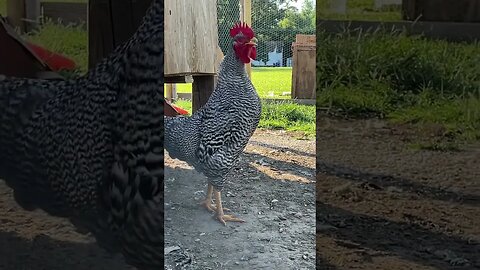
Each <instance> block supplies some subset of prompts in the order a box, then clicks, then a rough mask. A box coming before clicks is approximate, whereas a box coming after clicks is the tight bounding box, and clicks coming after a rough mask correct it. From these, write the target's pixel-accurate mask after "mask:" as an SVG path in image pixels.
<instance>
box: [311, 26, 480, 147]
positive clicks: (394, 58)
mask: <svg viewBox="0 0 480 270" xmlns="http://www.w3.org/2000/svg"><path fill="white" fill-rule="evenodd" d="M319 38H320V40H322V46H319V48H318V50H317V85H318V89H317V105H318V106H322V107H325V106H326V107H331V108H335V109H340V110H342V111H343V112H346V113H347V114H350V115H354V116H355V115H356V116H359V115H362V114H365V113H369V114H371V113H373V114H376V115H379V116H381V117H386V118H388V119H390V120H391V121H393V122H396V123H411V124H414V125H416V126H419V127H421V126H422V125H429V124H436V125H441V126H442V127H443V128H444V129H445V134H444V140H443V141H436V142H434V143H433V144H431V145H430V146H429V145H428V143H427V144H425V145H423V146H422V147H423V148H427V149H450V148H451V147H452V146H451V144H450V143H447V144H446V143H445V142H446V141H452V142H454V143H455V142H464V141H473V140H479V139H480V46H479V44H478V43H474V44H465V43H450V42H447V41H439V40H436V41H434V40H427V39H425V38H422V37H408V36H406V35H404V34H402V33H389V32H381V31H379V32H376V33H358V32H346V33H342V34H338V35H335V36H331V35H326V34H325V33H319ZM419 145H421V144H419Z"/></svg>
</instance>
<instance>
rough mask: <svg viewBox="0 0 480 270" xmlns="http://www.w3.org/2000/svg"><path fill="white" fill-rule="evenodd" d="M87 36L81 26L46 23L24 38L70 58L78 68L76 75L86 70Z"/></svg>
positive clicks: (83, 27)
mask: <svg viewBox="0 0 480 270" xmlns="http://www.w3.org/2000/svg"><path fill="white" fill-rule="evenodd" d="M87 36H88V35H87V31H86V30H85V26H83V25H79V26H63V25H59V24H56V23H53V22H52V21H47V22H45V23H44V24H43V25H42V26H41V27H40V28H39V29H38V30H37V31H34V32H33V33H30V34H28V35H27V36H25V38H26V39H27V40H29V41H31V42H33V43H35V44H38V45H40V46H43V47H45V48H46V49H49V50H51V51H53V52H56V53H61V54H64V55H66V56H67V57H70V58H72V59H73V60H74V61H75V63H76V64H77V66H78V73H85V72H86V71H87V69H88V52H87Z"/></svg>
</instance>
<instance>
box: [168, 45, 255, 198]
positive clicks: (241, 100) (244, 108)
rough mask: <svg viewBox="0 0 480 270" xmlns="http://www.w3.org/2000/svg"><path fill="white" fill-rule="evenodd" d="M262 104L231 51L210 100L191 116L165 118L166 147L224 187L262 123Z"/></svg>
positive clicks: (171, 153) (219, 186)
mask: <svg viewBox="0 0 480 270" xmlns="http://www.w3.org/2000/svg"><path fill="white" fill-rule="evenodd" d="M260 114H261V103H260V98H259V97H258V94H257V92H256V90H255V88H254V86H253V84H252V83H251V81H250V79H249V78H248V75H247V72H246V70H245V64H244V63H242V62H241V61H240V60H239V59H238V58H237V56H236V55H235V53H234V50H233V48H232V49H231V50H230V51H229V52H228V53H227V55H226V56H225V58H224V60H223V61H222V64H221V66H220V71H219V74H218V82H217V86H216V87H215V90H214V91H213V93H212V95H211V96H210V98H209V99H208V102H207V103H206V104H205V106H203V107H202V108H201V109H199V110H198V111H196V112H195V113H194V114H193V115H192V116H191V117H184V116H180V117H165V149H166V150H167V151H168V152H169V154H170V156H171V157H172V158H177V159H180V160H183V161H186V162H188V163H189V164H190V165H192V166H194V167H195V169H196V170H197V171H199V172H202V173H203V174H204V175H205V176H207V177H208V180H209V182H210V183H211V184H212V185H213V186H214V187H215V188H216V189H217V190H222V188H223V186H224V183H225V177H226V176H227V174H228V173H229V171H230V170H231V169H232V168H233V166H234V165H235V162H236V161H237V160H238V157H239V155H240V154H241V153H242V152H243V150H244V149H245V147H246V145H247V143H248V141H249V139H250V137H251V136H252V135H253V133H254V131H255V129H256V128H257V126H258V123H259V120H260Z"/></svg>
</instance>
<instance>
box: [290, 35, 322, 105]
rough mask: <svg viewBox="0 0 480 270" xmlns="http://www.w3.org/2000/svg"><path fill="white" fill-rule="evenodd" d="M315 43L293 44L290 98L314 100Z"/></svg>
mask: <svg viewBox="0 0 480 270" xmlns="http://www.w3.org/2000/svg"><path fill="white" fill-rule="evenodd" d="M315 49H316V45H315V43H313V44H312V43H310V44H302V43H300V44H296V43H294V44H293V69H292V98H295V99H315V94H316V92H315V90H316V72H315V71H316V58H315V56H316V55H315Z"/></svg>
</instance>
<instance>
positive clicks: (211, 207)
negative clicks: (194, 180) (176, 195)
mask: <svg viewBox="0 0 480 270" xmlns="http://www.w3.org/2000/svg"><path fill="white" fill-rule="evenodd" d="M212 194H213V186H212V185H211V184H210V183H209V184H208V188H207V198H205V200H203V201H201V202H200V205H201V206H203V207H205V208H206V209H207V210H208V211H210V212H216V211H217V207H215V206H214V205H213V204H212ZM223 210H224V211H230V209H228V208H223Z"/></svg>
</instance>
